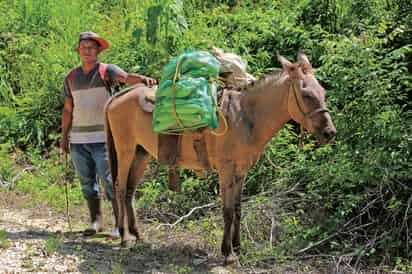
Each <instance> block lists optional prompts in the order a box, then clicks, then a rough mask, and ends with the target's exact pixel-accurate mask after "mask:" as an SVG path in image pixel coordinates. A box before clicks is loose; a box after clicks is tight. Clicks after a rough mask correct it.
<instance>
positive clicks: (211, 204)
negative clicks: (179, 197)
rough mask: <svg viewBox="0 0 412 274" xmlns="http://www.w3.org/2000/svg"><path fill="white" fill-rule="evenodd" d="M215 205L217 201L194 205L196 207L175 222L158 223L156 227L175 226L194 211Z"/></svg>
mask: <svg viewBox="0 0 412 274" xmlns="http://www.w3.org/2000/svg"><path fill="white" fill-rule="evenodd" d="M215 205H216V203H215V202H213V203H209V204H206V205H202V206H197V207H194V208H192V209H191V210H190V211H189V212H188V213H187V214H186V215H183V216H182V217H180V218H179V219H177V220H176V222H174V223H173V224H169V223H168V224H160V225H158V226H157V227H156V229H159V228H160V227H162V226H168V227H174V226H176V225H177V224H178V223H180V222H182V221H183V220H184V219H186V218H188V217H189V216H190V215H192V214H193V212H195V211H196V210H199V209H203V208H207V207H213V206H215Z"/></svg>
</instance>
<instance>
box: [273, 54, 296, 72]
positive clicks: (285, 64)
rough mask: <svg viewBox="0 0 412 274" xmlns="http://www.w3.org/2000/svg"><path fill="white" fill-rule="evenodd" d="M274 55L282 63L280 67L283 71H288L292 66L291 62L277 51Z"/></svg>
mask: <svg viewBox="0 0 412 274" xmlns="http://www.w3.org/2000/svg"><path fill="white" fill-rule="evenodd" d="M276 56H277V57H278V61H279V62H280V64H281V65H282V68H283V70H284V71H288V70H289V69H290V67H292V63H291V62H289V61H288V59H286V58H285V57H283V56H282V55H280V54H279V53H277V54H276Z"/></svg>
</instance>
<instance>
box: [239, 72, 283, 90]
mask: <svg viewBox="0 0 412 274" xmlns="http://www.w3.org/2000/svg"><path fill="white" fill-rule="evenodd" d="M282 72H283V71H282V70H281V69H276V70H275V71H272V72H270V73H268V74H265V75H264V76H263V77H262V78H261V79H259V80H258V81H255V82H252V83H250V84H248V85H247V86H246V87H245V88H244V91H245V92H247V93H257V92H260V91H262V89H263V88H264V87H266V86H267V84H268V83H273V84H274V83H277V82H278V81H279V80H280V79H281V78H282Z"/></svg>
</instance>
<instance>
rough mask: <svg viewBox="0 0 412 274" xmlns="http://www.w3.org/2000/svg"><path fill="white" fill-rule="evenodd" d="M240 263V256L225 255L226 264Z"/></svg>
mask: <svg viewBox="0 0 412 274" xmlns="http://www.w3.org/2000/svg"><path fill="white" fill-rule="evenodd" d="M238 263H239V258H238V257H237V256H236V255H234V254H232V255H229V256H226V257H225V261H224V265H225V266H227V265H233V264H238Z"/></svg>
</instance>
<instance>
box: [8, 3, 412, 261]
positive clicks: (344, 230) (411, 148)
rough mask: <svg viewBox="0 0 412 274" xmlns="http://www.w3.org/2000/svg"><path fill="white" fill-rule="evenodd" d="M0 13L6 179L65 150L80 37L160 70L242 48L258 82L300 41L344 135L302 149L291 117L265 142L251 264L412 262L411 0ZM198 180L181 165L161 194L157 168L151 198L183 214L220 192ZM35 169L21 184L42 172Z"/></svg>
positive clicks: (40, 8) (253, 187) (68, 6)
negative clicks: (67, 87)
mask: <svg viewBox="0 0 412 274" xmlns="http://www.w3.org/2000/svg"><path fill="white" fill-rule="evenodd" d="M0 12H1V14H3V15H5V16H3V17H1V18H0V143H1V144H2V145H1V149H0V155H1V157H2V160H1V163H0V179H1V180H0V182H7V181H10V180H11V179H12V178H14V176H15V175H16V174H14V173H15V171H13V168H15V165H16V163H15V162H13V159H15V157H14V158H13V157H12V155H13V153H14V155H15V154H16V151H18V154H19V153H21V151H25V152H27V153H28V154H30V155H34V156H33V157H34V158H35V160H33V161H32V163H38V164H39V165H40V164H42V165H43V167H44V168H46V167H48V168H52V167H53V165H54V164H53V163H54V162H53V161H52V162H49V164H47V163H41V162H40V161H39V160H38V157H43V158H47V157H57V156H53V155H55V154H56V153H46V152H48V151H55V148H56V144H57V143H58V142H59V138H60V134H59V126H60V115H61V108H62V96H61V91H62V84H63V79H64V77H65V75H66V73H67V72H68V71H69V70H70V69H71V68H72V67H74V66H77V65H78V64H79V58H78V56H77V53H76V51H75V47H76V42H77V38H78V34H79V32H82V31H86V30H92V31H95V32H97V33H99V34H100V35H101V36H103V37H105V38H107V39H108V40H109V41H110V42H111V49H110V50H108V51H107V52H103V53H102V54H101V56H100V57H101V60H102V61H103V62H109V63H114V64H117V65H119V66H120V67H122V68H124V69H125V70H127V71H130V72H138V73H142V74H145V75H150V76H153V77H156V78H158V77H159V76H160V71H161V69H162V68H163V66H164V65H165V64H166V63H167V62H168V61H169V60H170V59H171V58H172V57H174V56H176V55H178V54H180V53H182V52H183V51H184V50H188V49H196V50H208V49H209V48H210V46H212V45H215V46H218V47H221V48H223V49H225V50H226V51H230V52H235V53H237V54H239V55H241V56H242V57H243V58H244V59H245V60H247V61H248V65H249V70H250V72H251V73H253V74H254V75H256V77H258V78H259V77H261V76H263V75H264V74H265V73H267V72H268V71H270V69H271V68H276V67H279V66H280V64H279V63H278V61H277V60H276V53H277V52H279V53H281V54H282V55H284V56H286V57H287V58H288V59H289V60H295V59H296V54H297V52H298V50H300V49H303V50H304V51H305V53H306V54H307V55H308V56H309V57H310V59H311V61H312V64H313V66H314V67H315V68H316V70H315V73H316V77H317V78H318V79H319V81H320V82H321V84H322V85H323V86H324V87H325V88H326V89H327V90H328V93H327V104H328V107H329V108H330V109H331V111H332V116H333V120H334V123H335V126H336V128H337V132H338V133H337V138H336V142H335V143H334V144H333V145H327V146H324V147H318V146H317V145H316V142H315V140H314V138H313V137H309V138H308V139H307V140H306V144H305V146H304V147H303V149H302V150H299V149H298V146H297V144H298V139H299V137H298V134H299V132H298V131H297V128H298V127H296V124H293V123H292V124H288V126H287V127H285V128H284V129H283V130H281V132H280V133H279V134H278V135H277V136H276V137H275V138H274V139H273V140H272V142H271V143H270V144H269V145H268V147H267V149H266V151H265V153H264V155H262V157H261V159H260V160H259V162H258V164H257V165H256V166H255V167H254V168H253V169H252V170H251V171H250V173H249V176H248V179H247V184H246V186H245V190H244V194H245V195H246V196H250V197H254V198H252V200H250V201H249V202H247V203H246V204H245V207H246V208H245V213H244V216H245V222H247V223H248V224H249V229H253V231H252V232H250V233H252V234H253V235H252V236H250V235H249V237H246V236H245V240H244V242H246V244H245V246H244V247H243V249H245V251H244V254H245V255H244V256H245V258H246V257H248V258H249V259H244V260H245V261H247V262H250V263H253V262H252V261H253V260H251V259H250V258H252V257H253V256H255V257H253V258H257V259H256V261H259V258H267V257H268V256H269V257H270V256H284V257H290V256H302V255H320V254H332V255H334V256H340V255H345V256H350V257H351V258H353V261H352V263H353V264H359V262H361V261H363V259H368V261H369V262H374V263H376V264H380V263H384V264H392V265H399V266H402V267H404V268H408V267H409V269H412V265H410V264H409V265H408V262H410V260H411V259H412V236H411V232H410V231H411V230H412V185H411V182H412V172H411V171H412V159H411V153H412V132H411V131H412V117H411V109H412V103H411V102H412V95H411V94H412V4H411V2H410V0H374V1H364V0H351V1H345V0H312V1H310V0H276V1H269V0H244V1H237V0H213V1H212V0H210V1H198V0H140V1H134V0H81V1H80V0H73V1H57V0H43V1H35V0H2V1H0ZM267 119H270V117H267ZM33 151H34V152H33ZM19 155H20V154H19ZM3 159H4V160H3ZM155 171H156V172H157V173H155ZM50 172H52V173H53V176H55V175H56V174H57V173H58V171H50ZM155 174H156V175H155ZM158 174H160V175H161V176H158ZM192 175H193V174H192V173H191V171H181V176H182V178H183V179H184V181H183V189H184V192H183V195H179V194H170V195H171V196H170V197H171V198H170V199H172V200H168V201H167V202H165V201H164V199H163V198H162V197H163V196H162V195H161V193H164V192H166V188H167V187H166V184H165V180H166V178H167V176H166V174H165V172H164V170H163V169H162V168H159V167H158V166H156V165H155V164H152V168H151V170H150V172H149V174H148V175H147V178H149V180H148V181H147V182H146V183H145V185H144V187H143V190H142V193H143V198H142V199H141V201H140V203H141V207H149V208H150V207H152V208H153V207H157V208H160V209H162V210H172V211H175V213H176V214H182V215H183V214H184V212H186V211H187V209H188V208H190V207H195V206H196V205H198V203H199V202H205V203H207V202H209V201H211V200H213V199H214V197H215V194H216V193H217V189H218V187H217V183H216V180H217V178H216V176H215V175H211V176H209V177H208V178H207V179H195V178H194V177H193V176H192ZM27 176H28V175H27ZM27 176H23V178H22V184H27V181H29V180H34V181H35V179H33V178H31V177H30V178H31V179H30V178H28V177H27ZM38 181H40V180H38ZM16 182H17V183H16V184H14V185H13V186H12V187H14V188H18V184H19V183H18V182H19V181H18V180H16ZM44 183H45V181H44V180H42V187H46V186H44ZM9 187H10V186H9ZM27 189H28V188H24V187H21V188H20V190H23V191H28V190H27ZM288 190H292V191H288ZM277 193H281V194H282V193H283V194H282V195H281V196H279V195H277ZM189 197H191V198H190V199H189ZM194 197H195V198H194ZM251 201H253V202H251ZM247 210H250V211H247ZM247 212H249V213H247ZM256 212H264V213H265V214H256ZM153 214H154V213H153ZM198 217H199V216H198ZM199 218H200V217H199ZM271 220H275V221H276V223H277V226H276V229H274V231H273V222H272V221H271ZM243 228H244V226H243ZM269 232H271V233H272V234H271V233H269ZM262 245H263V246H264V248H263V249H261V248H260V247H262Z"/></svg>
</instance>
